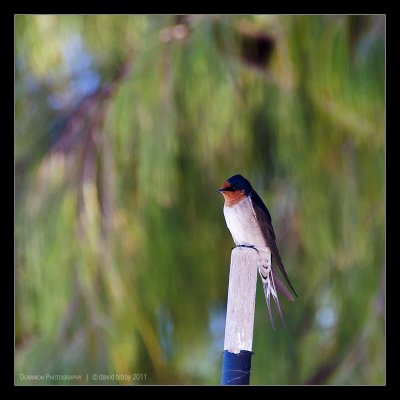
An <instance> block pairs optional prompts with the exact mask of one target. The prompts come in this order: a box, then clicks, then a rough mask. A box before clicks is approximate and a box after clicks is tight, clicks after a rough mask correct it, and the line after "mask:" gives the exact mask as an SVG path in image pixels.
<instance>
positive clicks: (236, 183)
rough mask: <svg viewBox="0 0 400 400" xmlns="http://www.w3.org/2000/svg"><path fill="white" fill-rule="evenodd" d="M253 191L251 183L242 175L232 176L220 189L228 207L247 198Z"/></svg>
mask: <svg viewBox="0 0 400 400" xmlns="http://www.w3.org/2000/svg"><path fill="white" fill-rule="evenodd" d="M252 190H253V188H252V186H251V184H250V182H249V181H248V180H247V179H245V178H243V176H242V175H234V176H231V177H230V178H229V179H228V180H227V181H225V182H224V183H223V185H222V186H221V187H220V188H219V189H218V192H220V193H221V194H222V195H223V196H224V198H225V203H226V205H228V206H232V205H235V204H236V203H238V202H239V201H240V200H242V199H243V198H244V197H246V196H247V195H248V194H249V193H250V192H251V191H252Z"/></svg>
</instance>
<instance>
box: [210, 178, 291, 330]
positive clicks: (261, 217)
mask: <svg viewBox="0 0 400 400" xmlns="http://www.w3.org/2000/svg"><path fill="white" fill-rule="evenodd" d="M218 192H220V193H221V194H222V195H223V196H224V200H225V203H224V208H223V212H224V217H225V221H226V225H227V227H228V229H229V231H230V233H231V235H232V238H233V240H234V242H235V244H236V247H239V246H240V247H251V248H254V249H255V250H256V251H257V254H258V257H257V267H258V272H259V275H260V277H261V281H262V285H263V289H264V294H265V298H266V301H267V307H268V313H269V316H270V320H271V324H272V327H273V329H275V325H274V321H273V317H272V312H271V304H270V303H271V302H270V298H271V296H272V298H273V300H274V302H275V304H276V308H277V310H278V313H279V315H280V317H281V319H282V322H283V323H284V318H283V314H282V311H281V307H280V304H279V298H278V292H277V290H278V291H279V292H280V293H282V294H283V295H284V296H285V297H286V298H287V299H288V300H290V301H293V300H294V297H293V294H292V293H291V292H290V290H289V289H288V288H287V287H286V285H285V284H284V282H282V280H281V278H280V277H279V276H278V274H277V271H276V267H275V266H273V265H272V262H271V261H272V260H274V261H275V263H276V265H277V266H278V268H279V271H280V273H281V274H282V277H283V278H284V280H285V282H286V284H287V285H288V286H289V287H290V289H291V291H292V292H293V293H294V295H295V296H296V297H297V293H296V291H295V290H294V288H293V285H292V283H291V282H290V280H289V277H288V275H287V273H286V270H285V266H284V265H283V262H282V259H281V256H280V253H279V249H278V246H277V244H276V236H275V232H274V228H273V226H272V219H271V214H270V213H269V211H268V208H267V207H266V205H265V204H264V202H263V201H262V200H261V197H260V196H259V195H258V194H257V192H256V191H255V190H254V189H253V187H252V186H251V183H250V182H249V181H248V180H247V179H246V178H244V177H243V176H242V175H234V176H231V177H230V178H229V179H228V180H226V181H225V182H224V183H223V185H222V186H221V187H220V188H219V189H218ZM268 249H269V251H268ZM269 255H271V258H270V257H269ZM271 259H272V260H271Z"/></svg>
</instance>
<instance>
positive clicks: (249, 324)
mask: <svg viewBox="0 0 400 400" xmlns="http://www.w3.org/2000/svg"><path fill="white" fill-rule="evenodd" d="M257 258H258V255H257V250H255V249H252V248H248V247H235V248H234V249H233V250H232V253H231V266H230V272H229V287H228V303H227V307H226V322H225V342H224V350H228V351H229V352H231V353H235V354H238V353H240V350H247V351H252V346H253V327H254V309H255V302H256V289H257Z"/></svg>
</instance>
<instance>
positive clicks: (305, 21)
mask: <svg viewBox="0 0 400 400" xmlns="http://www.w3.org/2000/svg"><path fill="white" fill-rule="evenodd" d="M15 34H16V36H15V49H16V60H15V65H16V69H15V76H16V79H15V116H16V132H15V202H16V213H15V277H16V307H15V323H16V327H15V329H16V330H15V335H16V371H15V375H16V383H17V384H42V383H46V384H60V383H70V384H87V383H91V384H101V383H105V382H104V381H94V380H93V374H101V373H103V374H113V373H115V374H117V373H118V374H128V373H139V374H146V376H145V379H144V378H143V376H142V377H140V378H138V379H137V380H131V382H130V383H134V384H219V382H220V370H221V360H222V350H223V335H224V321H225V320H224V318H225V316H224V312H225V305H226V296H227V284H228V274H229V261H230V249H231V247H232V246H233V242H232V239H231V236H230V234H229V232H228V230H227V228H226V226H225V221H224V218H223V214H222V205H223V201H222V197H221V196H220V195H219V194H218V193H216V189H217V188H218V187H219V186H220V185H221V183H222V182H223V181H225V180H226V179H227V178H228V177H229V176H231V175H233V174H236V173H241V174H243V175H244V176H245V177H247V178H248V179H249V180H250V181H251V182H252V183H253V186H254V187H255V189H256V190H257V191H258V193H259V194H260V195H261V197H263V199H264V200H265V202H266V204H267V206H268V207H269V209H270V211H271V214H272V217H273V222H274V226H275V230H276V233H277V236H278V244H279V247H280V251H281V254H282V257H283V260H284V262H285V265H286V269H287V271H288V274H289V276H290V278H291V280H292V282H293V284H294V286H295V288H296V291H297V292H298V293H299V297H298V298H297V299H296V301H295V302H293V303H289V302H286V301H285V300H282V307H283V311H284V314H285V316H286V321H287V327H286V328H283V327H281V326H278V328H277V330H276V331H273V330H272V328H271V325H270V322H269V319H268V315H267V308H266V304H265V299H264V297H263V296H264V295H263V292H262V290H261V286H259V287H258V291H257V303H256V318H255V331H254V352H255V356H254V357H253V365H252V377H251V383H252V384H345V385H346V384H384V383H385V303H384V299H385V275H384V272H385V207H384V187H385V186H384V184H385V179H384V173H385V169H384V168H385V164H384V161H385V41H384V37H385V17H384V16H273V15H268V16H263V15H258V16H200V15H197V16H105V15H102V16H73V15H62V16H53V15H46V16H40V15H37V16H23V15H17V16H16V17H15ZM46 373H48V374H61V375H62V374H70V375H72V374H82V379H81V380H79V379H78V380H73V381H71V380H68V379H67V378H65V379H53V380H51V379H47V380H45V381H29V380H28V379H27V377H26V376H27V375H29V374H46ZM86 374H88V375H86ZM106 383H115V384H116V383H121V384H123V383H127V382H126V381H123V380H121V379H119V380H118V379H115V380H114V381H112V382H106Z"/></svg>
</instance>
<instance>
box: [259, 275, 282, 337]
mask: <svg viewBox="0 0 400 400" xmlns="http://www.w3.org/2000/svg"><path fill="white" fill-rule="evenodd" d="M263 269H264V274H263V273H262V272H261V269H259V270H258V271H259V273H260V276H261V281H262V284H263V289H264V294H265V299H266V301H267V307H268V313H269V317H270V320H271V324H272V328H273V329H274V330H275V324H274V319H273V317H272V311H271V295H272V298H273V300H274V302H275V304H276V308H277V310H278V313H279V316H280V317H281V320H282V322H283V324H284V323H285V319H284V318H283V314H282V310H281V306H280V304H279V298H278V292H277V290H276V286H275V280H276V278H277V277H276V274H274V272H273V270H272V268H271V267H269V268H268V267H267V268H265V267H264V268H263ZM277 282H279V284H277V287H278V289H281V286H283V284H282V282H280V281H279V278H278V279H277ZM283 287H284V286H283ZM285 289H286V288H285ZM286 291H287V289H286Z"/></svg>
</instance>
